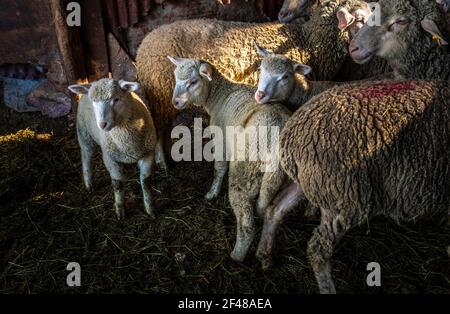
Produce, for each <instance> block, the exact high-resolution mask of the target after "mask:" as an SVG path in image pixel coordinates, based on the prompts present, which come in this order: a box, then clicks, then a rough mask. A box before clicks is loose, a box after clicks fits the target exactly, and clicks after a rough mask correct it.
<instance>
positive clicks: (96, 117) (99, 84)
mask: <svg viewBox="0 0 450 314" xmlns="http://www.w3.org/2000/svg"><path fill="white" fill-rule="evenodd" d="M69 89H70V90H71V91H72V92H73V93H75V94H79V95H81V98H80V101H79V106H78V111H77V136H78V143H79V145H80V149H81V161H82V168H83V179H84V185H85V187H86V189H88V190H91V188H92V171H91V159H92V155H93V154H94V151H95V148H96V145H98V146H100V148H101V150H102V155H103V162H104V164H105V166H106V168H107V169H108V172H109V174H110V176H111V179H112V186H113V188H114V207H115V212H116V214H117V217H118V219H122V218H124V216H125V193H124V183H125V180H126V178H125V176H124V174H123V171H122V165H121V164H122V163H126V164H129V163H137V164H138V166H139V170H140V183H141V187H142V193H143V196H144V206H145V211H146V212H147V214H148V215H149V216H150V217H151V218H155V215H154V212H153V206H152V199H151V193H150V175H151V170H152V165H153V160H154V155H155V151H158V150H159V151H160V150H161V147H160V146H157V136H156V130H155V127H154V124H153V120H152V117H151V115H150V112H149V110H148V108H147V107H146V105H145V104H144V103H143V102H142V100H141V99H140V98H139V97H138V96H137V95H136V94H135V93H134V92H135V91H137V90H138V89H139V84H138V83H135V82H127V81H123V80H120V81H117V80H112V79H101V80H99V81H96V82H93V83H91V84H78V85H71V86H69Z"/></svg>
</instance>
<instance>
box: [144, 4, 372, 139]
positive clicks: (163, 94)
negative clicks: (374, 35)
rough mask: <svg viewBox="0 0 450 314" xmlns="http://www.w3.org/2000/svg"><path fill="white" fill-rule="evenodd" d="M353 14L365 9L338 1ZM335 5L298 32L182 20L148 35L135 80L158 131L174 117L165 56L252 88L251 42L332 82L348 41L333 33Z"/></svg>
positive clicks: (288, 27) (254, 65) (345, 36)
mask: <svg viewBox="0 0 450 314" xmlns="http://www.w3.org/2000/svg"><path fill="white" fill-rule="evenodd" d="M340 3H341V7H342V8H346V9H347V10H348V11H350V12H352V11H353V10H356V9H358V8H361V7H365V6H366V4H365V2H363V1H359V0H340ZM338 10H339V6H338V5H337V4H336V3H330V4H323V5H322V6H321V7H320V9H319V10H316V11H315V14H314V15H313V16H311V19H310V20H309V21H308V22H307V23H305V24H304V25H302V26H299V25H290V24H287V25H282V24H279V23H259V24H252V23H241V22H226V21H218V20H208V19H200V20H186V21H177V22H174V23H171V24H167V25H163V26H161V27H159V28H157V29H155V30H154V31H152V32H150V33H149V34H148V35H147V36H146V37H145V38H144V40H143V42H142V44H141V45H140V47H139V49H138V53H137V58H136V60H137V74H138V79H139V81H140V83H141V84H142V87H143V90H144V92H145V94H146V97H147V99H148V101H149V103H151V104H152V107H151V108H150V109H151V112H152V116H153V118H154V121H155V123H156V124H157V125H156V129H157V130H158V133H159V134H160V135H162V136H164V137H165V136H167V134H168V133H169V128H170V126H171V122H172V121H173V119H174V117H175V115H176V114H177V111H176V110H175V109H174V108H173V107H171V106H169V104H170V101H171V96H172V95H171V91H172V86H173V85H174V78H173V75H172V71H171V67H170V64H169V63H168V62H169V61H168V60H167V58H166V55H168V54H169V55H183V56H184V57H187V58H199V59H202V60H205V61H207V62H211V63H213V64H214V65H215V66H216V68H217V70H218V71H219V72H220V73H221V74H222V75H224V76H225V77H226V78H228V79H229V80H231V81H234V82H240V83H246V84H250V85H256V83H257V69H258V64H257V63H258V56H257V54H256V52H255V50H254V44H255V42H256V43H258V44H260V45H262V46H264V47H267V48H268V49H271V50H272V51H275V52H277V53H283V54H286V55H287V56H288V57H289V58H291V59H293V60H296V61H298V62H302V63H308V64H309V65H311V66H312V67H313V68H314V69H315V71H314V75H313V78H315V79H321V80H325V79H331V78H333V77H334V76H335V75H336V73H337V72H338V70H339V69H340V67H341V66H342V64H343V62H344V61H345V58H346V56H347V55H348V49H347V48H348V43H349V41H350V40H349V36H348V33H347V32H341V31H340V30H339V29H338V28H337V24H338V23H337V20H336V17H335V16H336V12H337V11H338Z"/></svg>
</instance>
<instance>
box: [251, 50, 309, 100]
mask: <svg viewBox="0 0 450 314" xmlns="http://www.w3.org/2000/svg"><path fill="white" fill-rule="evenodd" d="M257 51H258V54H259V55H261V56H262V57H263V60H262V62H261V67H260V74H259V82H258V90H257V91H256V93H255V100H256V101H257V102H258V103H260V104H264V103H268V102H285V101H287V100H288V99H289V98H290V96H291V95H292V92H293V90H294V86H295V81H296V78H295V74H296V73H299V74H302V75H306V74H308V73H310V72H311V67H309V66H307V65H304V64H300V63H296V62H294V61H292V60H290V59H288V58H286V57H285V56H283V55H276V54H272V53H270V52H268V51H267V50H266V49H264V48H261V47H258V46H257Z"/></svg>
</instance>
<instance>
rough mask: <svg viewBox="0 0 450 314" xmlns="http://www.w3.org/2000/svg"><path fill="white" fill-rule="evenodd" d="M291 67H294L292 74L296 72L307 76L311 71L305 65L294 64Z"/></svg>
mask: <svg viewBox="0 0 450 314" xmlns="http://www.w3.org/2000/svg"><path fill="white" fill-rule="evenodd" d="M293 67H294V72H297V73H300V74H303V75H308V74H309V73H311V71H312V68H311V67H310V66H309V65H306V64H301V63H294V65H293Z"/></svg>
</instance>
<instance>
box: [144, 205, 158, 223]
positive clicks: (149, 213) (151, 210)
mask: <svg viewBox="0 0 450 314" xmlns="http://www.w3.org/2000/svg"><path fill="white" fill-rule="evenodd" d="M145 212H146V213H147V215H148V217H149V218H150V220H155V219H156V216H155V213H154V212H153V209H152V208H146V209H145Z"/></svg>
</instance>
